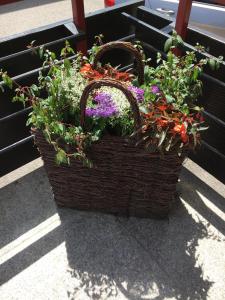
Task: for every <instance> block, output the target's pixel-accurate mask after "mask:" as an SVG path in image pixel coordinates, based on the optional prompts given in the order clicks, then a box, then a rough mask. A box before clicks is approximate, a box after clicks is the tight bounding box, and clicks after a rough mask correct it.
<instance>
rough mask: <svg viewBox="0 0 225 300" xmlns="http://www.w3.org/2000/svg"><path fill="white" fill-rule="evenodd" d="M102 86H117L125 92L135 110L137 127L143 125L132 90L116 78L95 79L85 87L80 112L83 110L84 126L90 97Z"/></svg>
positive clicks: (82, 120) (81, 122) (81, 120)
mask: <svg viewBox="0 0 225 300" xmlns="http://www.w3.org/2000/svg"><path fill="white" fill-rule="evenodd" d="M102 86H110V87H115V88H117V89H118V90H120V91H121V92H123V94H124V95H125V96H126V98H127V100H128V101H129V103H130V106H131V110H132V112H133V117H134V123H135V128H136V129H139V128H140V127H141V116H140V111H139V108H138V105H137V101H136V99H135V97H134V96H133V94H132V92H131V91H129V90H128V89H127V86H126V85H125V84H124V83H121V82H120V81H117V80H115V79H100V80H93V81H91V82H90V83H89V84H88V85H87V86H86V87H85V89H84V91H83V94H82V96H81V99H80V112H81V115H80V124H81V126H82V128H84V127H85V112H86V106H87V100H88V97H89V95H90V93H91V92H92V91H93V90H96V89H99V88H100V87H102Z"/></svg>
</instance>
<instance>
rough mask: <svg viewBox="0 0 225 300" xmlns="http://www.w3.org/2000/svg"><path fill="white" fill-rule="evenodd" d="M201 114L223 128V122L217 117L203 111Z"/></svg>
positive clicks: (224, 124)
mask: <svg viewBox="0 0 225 300" xmlns="http://www.w3.org/2000/svg"><path fill="white" fill-rule="evenodd" d="M203 114H205V115H206V116H208V117H209V118H211V119H213V120H214V121H215V122H216V123H218V124H220V125H221V126H223V127H224V128H225V122H224V121H223V120H221V119H219V118H218V117H216V116H214V115H213V114H211V113H209V112H208V111H206V110H204V111H203Z"/></svg>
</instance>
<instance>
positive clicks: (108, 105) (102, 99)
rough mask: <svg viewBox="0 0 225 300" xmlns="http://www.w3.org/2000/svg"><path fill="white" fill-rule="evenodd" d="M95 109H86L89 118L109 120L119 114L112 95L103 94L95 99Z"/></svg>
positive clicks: (99, 94)
mask: <svg viewBox="0 0 225 300" xmlns="http://www.w3.org/2000/svg"><path fill="white" fill-rule="evenodd" d="M94 102H95V103H96V106H95V107H90V108H86V115H87V116H88V117H101V118H108V117H111V116H114V115H116V114H117V113H118V109H117V107H116V105H115V104H114V103H113V100H112V97H111V95H110V94H107V93H104V92H101V93H98V94H97V95H96V96H95V97H94Z"/></svg>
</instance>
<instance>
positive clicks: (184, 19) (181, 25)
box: [175, 0, 192, 40]
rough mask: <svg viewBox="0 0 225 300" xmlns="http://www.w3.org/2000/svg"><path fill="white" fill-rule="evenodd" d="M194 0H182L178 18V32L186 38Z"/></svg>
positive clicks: (176, 27)
mask: <svg viewBox="0 0 225 300" xmlns="http://www.w3.org/2000/svg"><path fill="white" fill-rule="evenodd" d="M191 7H192V0H180V1H179V6H178V12H177V19H176V26H175V29H176V32H177V33H178V34H179V35H180V36H181V37H182V39H183V40H185V38H186V36H187V27H188V22H189V18H190V14H191Z"/></svg>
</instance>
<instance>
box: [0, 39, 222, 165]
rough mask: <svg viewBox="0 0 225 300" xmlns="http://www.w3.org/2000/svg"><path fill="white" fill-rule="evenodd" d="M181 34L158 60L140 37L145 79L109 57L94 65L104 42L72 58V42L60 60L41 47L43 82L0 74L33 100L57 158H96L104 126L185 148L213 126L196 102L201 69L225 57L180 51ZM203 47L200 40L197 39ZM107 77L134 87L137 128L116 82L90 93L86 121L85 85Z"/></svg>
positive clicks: (34, 116)
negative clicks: (94, 148) (25, 83)
mask: <svg viewBox="0 0 225 300" xmlns="http://www.w3.org/2000/svg"><path fill="white" fill-rule="evenodd" d="M98 41H101V39H100V38H98ZM180 42H181V39H180V37H178V36H177V35H176V33H174V34H173V36H172V38H171V39H170V41H169V42H168V41H167V43H166V47H167V48H168V49H167V50H168V53H167V58H166V59H162V57H161V55H160V54H158V56H157V66H156V67H153V66H151V63H150V60H146V59H145V55H144V53H143V50H142V48H141V45H140V43H137V44H136V45H135V47H136V49H138V51H139V52H140V55H141V56H142V60H143V63H144V81H143V82H142V83H140V82H139V81H138V78H137V76H136V75H133V74H130V73H129V72H128V71H126V72H121V71H120V70H119V68H118V67H116V68H114V67H112V66H111V65H110V64H106V65H101V64H100V63H99V64H98V66H97V68H94V66H93V60H94V57H95V55H96V54H97V53H98V51H99V49H100V47H101V45H98V44H95V45H94V46H93V48H92V49H91V51H90V52H89V56H88V57H83V56H82V54H81V53H77V54H76V55H75V58H74V59H73V60H70V59H68V58H67V56H68V54H75V53H74V52H73V49H72V48H71V47H70V45H69V43H68V42H67V43H66V45H65V48H64V49H62V51H61V58H60V60H58V59H57V58H56V55H55V54H54V53H52V52H50V51H48V50H44V49H43V48H40V49H39V54H40V56H41V57H43V58H44V63H43V70H42V71H40V74H39V78H38V81H39V84H38V85H35V84H33V85H32V86H30V87H21V86H20V85H18V84H17V83H16V82H14V81H12V80H11V78H10V77H9V76H8V75H7V73H6V72H3V71H1V72H0V75H1V77H2V79H3V81H4V82H5V84H6V85H8V86H9V87H10V88H13V87H14V86H15V85H16V88H15V93H16V95H15V97H14V99H13V100H14V101H20V102H22V103H23V104H24V105H31V106H32V108H33V110H32V112H31V113H30V115H29V119H28V122H27V124H28V125H30V124H31V125H32V126H33V127H34V128H35V129H38V130H41V131H42V132H43V134H44V136H45V138H46V140H47V141H48V142H49V143H50V144H52V145H53V146H54V149H55V151H56V162H57V163H58V164H60V163H68V164H69V163H70V159H71V158H77V159H80V160H82V161H83V162H84V163H86V164H88V165H91V162H90V161H89V159H88V157H87V155H86V152H87V148H88V147H90V145H91V144H92V143H94V142H97V141H98V140H99V139H101V137H102V136H103V135H104V134H105V133H110V134H112V135H119V136H124V137H130V138H131V139H134V138H135V139H134V140H135V144H136V146H141V147H145V148H146V151H149V152H160V153H162V155H163V154H164V153H166V152H168V151H177V153H178V154H181V153H182V151H183V149H184V148H194V147H196V146H197V145H198V144H199V143H200V132H201V131H202V130H205V129H207V127H206V126H205V125H204V119H203V116H202V108H200V107H198V106H197V105H196V103H197V102H196V101H197V99H198V97H199V96H200V95H201V90H202V82H201V80H200V79H199V77H200V75H201V73H202V71H203V67H204V66H205V65H206V64H207V63H209V64H210V65H213V66H214V67H218V66H219V63H220V61H221V59H222V58H219V59H216V60H213V59H212V58H210V59H200V60H197V56H196V52H195V51H192V52H186V54H185V55H184V56H182V57H178V56H176V55H175V54H174V51H173V49H174V48H175V46H177V43H180ZM168 45H169V46H168ZM197 51H202V48H201V47H199V46H198V48H197ZM108 78H111V79H113V80H116V81H119V82H120V83H122V84H123V85H124V86H125V87H126V88H127V89H128V90H129V91H130V92H131V93H132V94H133V96H134V98H135V100H136V103H137V105H138V107H139V110H140V113H141V124H142V125H141V126H140V128H138V129H135V130H134V121H133V118H132V111H131V108H130V104H129V101H128V100H127V98H126V96H125V95H124V93H122V92H121V91H120V90H118V89H117V88H115V87H110V86H102V87H100V88H98V89H96V90H94V91H93V92H92V93H91V95H90V96H89V98H88V103H87V107H86V110H85V115H86V125H85V129H84V128H83V127H82V126H81V125H80V99H81V96H82V93H83V91H84V89H85V87H86V86H87V85H88V83H89V82H91V81H93V80H101V79H108Z"/></svg>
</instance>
